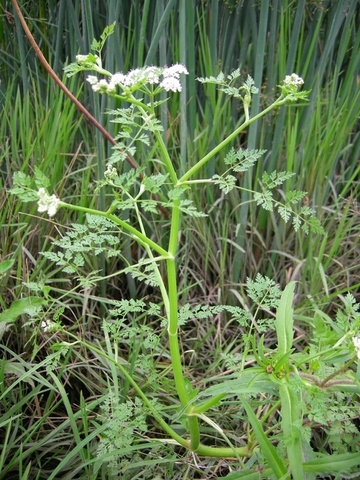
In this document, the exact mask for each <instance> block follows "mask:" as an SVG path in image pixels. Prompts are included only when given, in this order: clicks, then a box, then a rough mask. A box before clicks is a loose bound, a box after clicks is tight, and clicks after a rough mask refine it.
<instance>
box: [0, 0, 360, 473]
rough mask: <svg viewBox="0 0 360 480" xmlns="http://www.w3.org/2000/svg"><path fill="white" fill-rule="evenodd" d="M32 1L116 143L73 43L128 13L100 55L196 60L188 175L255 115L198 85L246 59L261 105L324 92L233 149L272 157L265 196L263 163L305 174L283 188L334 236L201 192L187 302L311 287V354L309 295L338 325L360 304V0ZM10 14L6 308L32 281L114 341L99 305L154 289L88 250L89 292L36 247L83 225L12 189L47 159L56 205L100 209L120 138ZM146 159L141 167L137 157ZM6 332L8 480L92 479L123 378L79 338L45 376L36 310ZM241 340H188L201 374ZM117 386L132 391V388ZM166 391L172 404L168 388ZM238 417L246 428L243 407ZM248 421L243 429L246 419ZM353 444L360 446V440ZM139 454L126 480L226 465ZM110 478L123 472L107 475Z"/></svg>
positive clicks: (4, 73)
mask: <svg viewBox="0 0 360 480" xmlns="http://www.w3.org/2000/svg"><path fill="white" fill-rule="evenodd" d="M20 7H21V10H22V12H23V14H24V16H25V19H26V21H27V23H28V25H29V28H30V29H31V31H32V33H33V35H34V37H35V38H36V40H37V42H38V44H39V46H40V48H41V50H42V52H43V53H44V55H45V57H46V58H47V59H48V61H49V63H50V64H51V65H52V67H53V69H54V70H55V71H56V73H57V74H58V75H59V76H60V77H61V78H63V79H64V82H65V83H66V84H67V86H68V87H69V89H70V90H71V91H72V92H73V93H74V94H75V95H76V96H77V97H78V98H79V99H80V100H81V101H82V103H83V104H84V105H85V106H86V107H87V108H88V109H89V110H90V111H91V112H92V113H93V115H94V116H95V117H96V118H97V119H98V120H99V121H100V122H101V123H102V124H103V125H104V126H105V128H106V129H107V130H108V131H109V132H110V133H111V134H112V135H115V134H116V125H115V124H112V123H110V122H109V119H108V117H107V115H106V109H108V108H113V107H114V104H113V101H112V100H109V99H106V98H105V97H99V96H94V95H93V94H92V92H91V90H90V89H89V88H88V86H87V85H84V84H83V79H82V78H72V79H71V80H69V79H66V78H65V77H64V75H63V72H62V69H63V67H64V66H65V65H66V64H68V63H70V62H72V61H74V59H75V56H76V55H77V54H78V53H82V54H86V53H88V52H89V50H90V44H91V42H92V40H93V38H99V36H100V34H101V32H102V31H103V29H104V27H105V26H106V25H109V24H111V23H112V22H116V28H115V34H114V35H113V36H112V37H110V38H109V40H108V42H107V44H106V46H105V50H104V59H105V68H106V69H107V70H109V71H112V72H116V71H124V72H126V71H128V70H129V69H131V68H136V67H138V66H143V65H152V64H154V65H161V66H162V65H166V64H167V65H170V64H172V63H176V62H181V63H183V64H184V65H186V66H187V68H188V70H189V76H188V78H187V79H186V86H185V87H184V88H183V90H182V92H181V93H180V94H179V95H173V96H172V98H171V99H170V100H168V101H167V102H166V103H164V105H163V109H162V113H161V121H162V124H163V127H164V131H165V135H166V140H167V145H168V148H169V150H170V151H171V155H172V158H173V161H174V163H176V165H177V167H178V169H180V170H182V169H184V168H185V165H186V166H188V165H191V164H193V163H195V162H196V161H197V160H198V159H199V158H201V157H202V156H203V155H204V154H205V153H206V152H207V151H209V150H210V149H211V148H212V147H213V146H215V145H216V144H217V143H219V141H220V140H221V139H222V138H223V137H224V136H225V135H227V134H228V133H230V132H231V131H232V130H233V129H234V128H235V127H236V126H237V125H239V124H240V123H241V122H242V121H243V112H242V110H241V109H240V105H239V103H238V102H236V101H231V100H228V99H226V98H225V96H223V95H222V94H221V93H220V94H219V93H218V92H216V89H215V88H214V85H201V84H199V83H197V82H196V80H195V79H196V78H197V77H205V76H210V75H216V74H218V73H219V71H224V72H225V73H230V72H231V71H232V70H234V69H236V68H238V67H240V68H241V70H242V72H243V75H244V79H246V76H247V74H250V75H251V76H252V77H253V78H254V80H255V84H256V85H257V86H259V87H260V86H261V94H260V95H259V96H257V98H256V99H254V101H253V104H252V110H251V114H252V115H254V114H256V113H257V112H258V111H259V110H260V109H261V108H263V107H264V106H266V105H268V104H269V103H271V102H272V100H273V99H274V98H275V95H276V85H277V84H278V83H279V82H280V81H281V80H282V79H283V78H284V77H285V75H287V74H291V73H292V72H296V73H297V74H299V75H300V76H301V77H303V78H304V79H305V85H304V88H305V89H306V90H310V89H311V91H312V93H311V95H310V101H309V102H308V103H306V104H303V105H300V106H299V105H297V106H296V108H295V107H292V106H289V107H286V108H282V109H281V110H280V111H279V112H276V113H274V114H272V115H271V116H270V117H266V118H265V119H264V120H263V121H262V122H258V123H256V124H254V125H251V127H250V128H249V129H248V131H247V132H246V134H244V135H242V136H241V137H240V138H238V140H237V142H236V144H235V145H234V146H235V147H240V146H243V147H247V148H263V149H266V150H267V153H266V155H265V157H264V161H263V162H260V163H258V164H257V167H256V169H255V170H253V171H252V173H251V174H248V173H247V174H246V175H245V176H244V178H241V179H240V180H241V181H242V182H243V184H244V186H245V187H249V188H253V189H256V188H257V187H256V185H257V181H258V179H259V178H260V177H261V175H262V172H263V171H264V170H266V171H268V172H271V171H273V170H275V169H276V170H279V171H281V170H289V171H293V172H295V173H296V175H295V176H294V177H293V178H292V179H290V180H288V181H287V184H286V186H285V188H286V189H288V188H296V189H297V190H303V191H306V192H308V195H307V197H306V201H307V203H308V204H309V205H310V206H312V207H314V208H315V209H316V211H317V214H318V216H319V218H320V219H321V222H322V224H323V226H324V228H325V230H326V236H325V237H321V236H313V235H309V236H305V235H304V234H302V233H301V232H298V233H294V231H293V229H292V228H291V226H287V225H286V224H284V223H283V222H282V221H281V220H280V219H279V218H278V217H277V216H276V215H275V214H271V215H269V214H264V212H262V211H261V210H259V209H258V208H257V207H256V205H255V204H254V203H253V202H251V198H249V197H247V196H246V195H245V194H242V195H241V196H239V194H238V193H237V192H232V193H231V195H229V196H227V197H226V198H225V197H224V196H220V197H219V195H218V192H217V191H211V190H210V191H209V190H205V189H204V190H201V189H199V190H198V192H197V196H196V197H195V199H194V200H195V201H196V203H197V206H198V208H200V209H201V210H204V211H206V213H208V215H209V217H207V218H205V219H203V218H197V219H195V221H194V220H192V221H191V223H189V224H184V226H183V233H182V238H181V242H182V245H183V247H182V249H181V253H182V256H181V258H180V261H181V264H182V270H181V299H182V302H184V303H185V302H190V303H192V302H194V303H198V302H205V303H208V304H215V303H217V302H221V303H228V304H233V305H241V306H244V307H246V308H250V307H249V305H248V300H247V299H246V295H245V292H244V285H245V282H246V279H247V277H250V278H255V276H256V274H257V273H261V274H262V275H266V276H268V277H270V278H271V279H273V280H275V281H276V282H277V283H278V284H280V285H281V286H285V285H286V284H287V283H288V282H289V281H290V280H298V281H299V286H298V289H297V299H296V318H297V321H298V323H297V328H298V332H299V338H300V341H299V348H304V346H305V345H306V343H307V342H309V339H308V337H307V335H308V331H307V323H306V318H308V315H309V308H310V305H311V306H314V305H316V307H317V308H319V309H321V311H322V312H324V314H326V315H328V316H330V317H332V316H333V315H334V312H336V310H337V308H338V307H339V305H342V302H343V298H344V296H345V295H346V293H348V292H352V293H353V294H354V296H355V297H356V298H359V292H360V270H359V260H358V259H359V258H360V246H359V242H360V235H359V234H360V227H359V225H360V207H359V204H358V202H359V201H360V190H359V189H360V185H359V180H360V175H359V174H360V164H359V151H360V135H359V113H360V89H359V75H360V30H359V28H358V25H359V21H360V12H359V4H358V1H357V0H339V1H326V0H323V1H322V0H319V1H315V0H314V1H309V0H308V1H306V0H297V1H290V0H289V1H288V0H284V1H280V0H272V1H270V0H262V1H255V0H242V1H236V0H233V1H231V0H208V1H205V0H198V1H196V0H182V1H178V0H167V1H165V0H163V1H155V0H126V1H122V0H107V1H106V2H103V1H96V0H81V1H80V0H61V1H55V0H48V1H44V0H39V1H36V2H34V1H24V2H22V4H21V5H20ZM0 16H1V17H0V18H1V21H0V50H1V62H0V109H1V115H0V138H1V141H0V169H1V176H0V181H1V193H0V205H1V209H0V223H1V237H0V255H1V261H11V268H8V269H5V270H4V271H3V272H2V273H0V274H1V283H0V295H1V296H0V311H1V310H3V311H5V310H6V309H7V308H8V307H9V306H10V305H11V304H12V303H13V302H14V301H15V300H17V299H21V298H23V297H26V296H28V295H29V294H30V293H31V292H34V290H35V291H36V289H38V291H37V292H35V293H37V294H39V295H40V294H41V295H44V296H45V297H46V295H47V294H48V293H49V291H50V290H51V293H52V295H56V296H57V299H58V303H59V305H61V306H62V310H58V311H57V312H58V313H57V315H58V316H59V317H61V320H62V322H63V323H64V324H65V325H68V327H69V329H72V331H74V332H79V334H80V333H81V335H84V336H85V337H86V338H87V339H89V340H90V341H91V342H93V343H94V345H96V346H97V347H98V348H101V349H104V350H106V344H105V343H104V341H103V335H104V334H103V332H102V331H101V329H100V325H101V321H100V320H101V308H100V305H104V304H106V298H116V299H119V298H138V297H142V296H144V295H149V296H151V295H153V294H154V292H152V291H149V290H146V289H144V286H143V285H141V284H138V283H137V282H136V281H134V280H133V279H132V278H131V277H126V276H124V277H122V278H119V277H118V276H115V277H111V274H112V273H113V272H116V271H117V270H118V269H119V266H118V265H117V264H116V262H114V263H109V264H107V265H105V266H104V265H101V264H100V263H99V260H98V259H97V258H94V257H92V256H89V258H88V262H87V264H86V266H85V267H84V271H83V275H84V276H86V275H88V274H89V273H91V272H92V271H96V270H99V269H104V268H105V269H106V274H107V275H109V276H110V277H109V280H108V281H107V282H106V284H105V283H104V282H101V283H100V284H99V285H98V286H96V287H91V288H89V289H87V290H85V291H79V290H78V289H77V288H76V285H75V283H74V281H73V279H72V278H71V276H69V275H64V274H62V272H61V271H59V270H56V269H54V267H53V265H52V264H50V263H49V262H48V261H47V260H46V259H45V258H44V257H42V256H41V255H40V254H39V252H41V251H44V250H48V249H51V248H52V247H51V240H52V239H53V238H56V237H57V236H58V235H59V234H61V232H62V231H63V229H64V228H65V229H66V228H67V227H68V226H69V225H70V224H71V222H74V221H76V222H79V221H80V222H81V221H82V219H81V218H80V219H79V218H78V217H74V218H71V217H70V216H69V214H68V213H67V212H66V213H63V212H62V211H60V212H59V215H57V216H56V218H55V219H54V220H52V221H47V220H42V219H41V217H40V216H39V215H38V213H37V212H36V206H35V205H31V204H22V203H20V202H18V201H17V200H16V199H15V198H14V197H10V196H9V195H8V193H7V190H8V189H9V188H10V187H11V182H12V180H11V179H12V175H13V172H15V171H18V170H20V171H23V172H25V173H31V172H32V171H33V169H34V167H35V166H38V167H40V168H41V170H42V171H43V172H44V173H45V174H46V175H47V176H48V177H49V178H51V182H52V188H53V190H54V191H55V192H56V193H57V195H58V196H59V197H60V198H61V199H64V200H65V201H69V202H72V203H78V204H81V205H87V206H90V205H94V202H96V201H97V200H96V198H95V197H94V196H93V182H94V180H96V178H99V177H101V175H102V172H103V169H104V166H105V164H106V158H108V157H109V156H110V153H111V145H110V144H109V143H108V142H107V141H106V140H105V139H104V138H102V137H101V135H100V134H99V132H97V131H95V130H94V129H93V127H92V126H91V125H89V124H88V122H86V121H85V120H84V118H83V117H82V116H81V115H80V113H79V112H78V111H77V110H76V108H75V107H74V105H73V104H71V102H70V101H69V100H68V99H67V98H66V97H64V95H63V93H62V92H60V91H59V89H58V87H57V86H56V85H55V84H54V83H53V81H52V80H51V79H50V78H49V77H48V75H47V72H46V71H45V70H44V68H43V67H42V66H41V64H40V63H39V61H38V59H37V57H36V55H35V54H34V52H33V50H32V49H31V47H30V45H29V43H28V41H27V39H26V37H25V36H24V32H23V30H22V28H21V25H20V23H19V20H18V18H17V16H16V15H15V14H14V10H13V7H12V4H11V2H9V1H6V0H3V1H2V3H1V5H0ZM136 161H137V162H138V163H139V164H141V151H139V152H138V157H137V158H136ZM222 161H223V158H222V156H221V155H219V156H218V158H216V159H215V160H214V161H213V162H212V163H211V164H209V165H208V166H207V168H208V172H207V175H210V176H211V175H212V174H214V173H216V172H217V171H222V168H223V162H222ZM127 168H130V167H128V166H127V165H124V169H127ZM280 194H281V192H280ZM149 225H151V228H156V225H159V228H161V227H160V223H158V222H157V221H156V218H149ZM154 226H155V227H154ZM123 251H124V252H125V257H126V258H127V260H128V261H129V262H132V261H135V259H136V257H137V252H136V249H135V247H134V245H132V244H131V243H130V242H124V245H123ZM0 325H2V324H0ZM0 335H1V342H2V344H1V350H2V362H1V365H0V393H1V401H0V415H1V417H0V443H1V444H2V449H1V453H0V479H4V480H5V479H6V480H8V479H13V478H14V479H15V478H21V479H35V478H36V479H48V478H59V479H60V478H61V479H62V478H69V479H70V478H96V477H91V476H90V473H89V472H90V466H89V465H91V459H92V458H93V455H94V452H95V450H96V448H97V445H98V440H99V438H100V437H101V433H100V432H101V428H100V427H99V426H98V425H97V424H96V414H95V413H94V412H97V411H98V409H99V405H100V404H101V401H102V398H103V395H104V393H105V392H106V391H107V390H108V387H109V384H111V383H112V382H115V379H114V374H113V372H112V371H111V368H110V367H109V365H107V364H106V363H105V362H104V360H103V359H101V358H100V357H97V356H96V355H94V354H90V353H89V352H86V351H84V350H82V349H81V348H78V349H77V348H74V349H73V350H72V351H71V352H70V353H68V355H67V357H66V358H64V359H63V368H60V369H56V370H54V373H53V375H51V376H50V375H49V372H48V371H47V370H46V368H45V364H44V363H42V362H43V360H44V359H45V357H46V356H47V354H48V353H49V352H50V347H51V345H52V344H53V343H55V342H56V338H53V337H52V336H51V335H46V334H44V333H42V332H41V330H40V326H39V325H36V324H34V322H33V321H32V320H31V318H30V319H29V316H28V315H22V316H21V318H20V319H19V321H17V322H16V323H14V324H12V325H11V326H10V327H9V328H8V329H7V330H6V331H5V330H4V328H3V329H2V330H0ZM238 337H239V333H238V332H237V331H236V330H235V329H234V327H233V326H228V325H227V324H226V322H224V320H223V319H219V320H217V321H216V322H213V321H212V322H210V320H206V321H204V322H202V323H201V324H200V323H193V324H189V325H187V327H186V329H185V330H184V338H183V348H184V351H193V352H196V353H194V356H195V358H194V359H192V360H191V362H190V363H191V369H189V376H194V378H197V379H198V378H201V377H202V376H203V377H204V378H209V377H211V376H213V375H216V374H217V372H218V371H219V369H221V367H220V365H219V363H217V362H215V363H214V352H215V353H216V352H217V353H220V352H221V353H223V354H224V353H230V352H231V353H234V352H235V353H236V352H238V351H241V348H242V345H241V339H239V338H238ZM136 345H137V346H136V348H134V343H132V340H130V339H129V340H128V343H126V342H124V345H123V346H122V354H123V358H124V361H125V360H126V361H127V362H129V363H130V364H132V365H134V364H135V363H136V356H137V355H141V354H142V352H141V348H140V346H139V345H138V344H136ZM215 356H216V355H215ZM163 368H164V369H165V370H166V364H164V366H163ZM115 376H116V375H115ZM116 382H117V383H119V381H118V380H117V381H116ZM121 388H122V392H123V393H125V394H126V393H129V392H128V390H127V387H126V385H122V386H121ZM169 388H170V387H169ZM130 393H131V392H130ZM161 394H163V395H164V394H167V395H169V396H170V397H171V394H172V392H171V391H166V392H159V395H161ZM130 397H131V395H130ZM227 421H228V424H229V428H231V429H233V430H234V422H236V415H235V414H234V417H233V418H230V417H229V418H228V419H227ZM153 428H154V430H155V431H156V427H155V426H154V427H153ZM99 429H100V430H99ZM237 429H238V433H237V434H238V436H239V437H241V436H242V435H243V434H244V430H243V423H241V422H240V421H239V424H238V427H237ZM235 431H236V428H235ZM209 435H210V433H209ZM352 441H353V442H355V443H353V445H355V444H356V435H355V434H354V435H353V437H352ZM350 443H351V442H350ZM314 444H316V445H317V448H318V449H319V450H321V449H325V450H326V448H327V446H328V444H329V438H328V433H327V431H326V429H324V428H321V427H319V428H318V430H316V429H315V430H314ZM119 448H120V447H119ZM124 448H125V447H124ZM132 448H133V450H132V452H133V453H132V455H133V457H131V458H132V460H131V461H132V467H131V469H130V473H129V471H127V473H126V474H125V473H123V474H122V476H121V477H119V478H144V479H146V478H218V477H221V476H225V475H226V474H227V473H228V472H229V466H228V465H227V463H226V462H223V463H222V462H218V461H213V460H207V461H206V462H205V463H204V464H198V463H197V462H196V461H194V459H193V458H192V457H187V456H184V454H183V452H181V451H179V452H176V453H174V452H173V451H172V450H168V451H165V449H164V450H163V451H161V454H160V453H159V454H158V453H154V452H156V450H153V451H151V452H152V453H149V456H148V458H147V459H146V460H144V459H143V458H141V457H140V456H139V457H136V454H138V451H140V449H141V448H140V446H138V448H137V447H136V446H133V447H132ZM147 448H149V450H150V449H151V445H148V446H147ZM154 449H155V447H154ZM126 454H127V455H129V452H128V451H126ZM160 456H161V458H162V460H161V461H160ZM128 458H129V457H128ZM91 468H92V467H91ZM140 472H141V473H140ZM126 475H127V476H126ZM141 475H142V476H141ZM156 475H158V477H156ZM98 478H110V477H107V473H106V469H105V467H101V468H100V469H99V477H98Z"/></svg>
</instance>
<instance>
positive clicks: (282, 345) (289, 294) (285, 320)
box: [275, 282, 295, 354]
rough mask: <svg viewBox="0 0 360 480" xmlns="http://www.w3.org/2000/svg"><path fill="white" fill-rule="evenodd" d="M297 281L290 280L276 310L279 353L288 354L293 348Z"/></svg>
mask: <svg viewBox="0 0 360 480" xmlns="http://www.w3.org/2000/svg"><path fill="white" fill-rule="evenodd" d="M294 289H295V282H290V283H289V284H288V285H287V286H286V288H285V290H284V291H283V293H282V295H281V298H280V302H279V306H278V308H277V312H276V320H275V328H276V335H277V341H278V351H279V353H283V354H286V353H288V352H289V351H290V350H291V347H292V340H293V322H294V320H293V313H294V310H293V308H292V302H293V299H294Z"/></svg>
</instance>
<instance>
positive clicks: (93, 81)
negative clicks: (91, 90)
mask: <svg viewBox="0 0 360 480" xmlns="http://www.w3.org/2000/svg"><path fill="white" fill-rule="evenodd" d="M86 80H87V81H88V82H89V83H90V85H96V84H97V83H98V81H99V80H98V78H97V76H96V75H88V76H87V77H86Z"/></svg>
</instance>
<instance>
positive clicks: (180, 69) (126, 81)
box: [86, 63, 189, 93]
mask: <svg viewBox="0 0 360 480" xmlns="http://www.w3.org/2000/svg"><path fill="white" fill-rule="evenodd" d="M182 73H183V74H185V75H188V74H189V72H188V71H187V69H186V67H185V66H184V65H181V64H180V63H176V64H174V65H171V67H163V68H161V67H155V66H151V67H144V68H135V69H134V70H130V71H129V72H128V73H127V74H124V73H122V72H118V73H114V75H112V77H111V79H110V81H109V82H108V81H107V80H104V79H102V80H99V79H98V78H97V77H96V76H95V75H89V76H88V77H87V79H86V80H87V81H88V82H89V83H90V85H91V86H92V89H93V90H94V92H100V93H113V92H115V91H116V87H117V86H119V87H121V88H122V89H124V90H125V89H126V88H134V87H141V86H142V85H146V84H150V85H159V87H161V88H163V89H164V90H166V91H167V92H168V91H170V90H171V91H172V92H181V83H180V75H181V74H182Z"/></svg>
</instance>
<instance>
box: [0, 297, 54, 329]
mask: <svg viewBox="0 0 360 480" xmlns="http://www.w3.org/2000/svg"><path fill="white" fill-rule="evenodd" d="M45 304H46V300H45V299H43V298H39V297H27V298H21V299H19V300H15V301H14V302H13V303H12V304H11V305H10V307H9V308H8V309H7V310H5V311H4V312H2V313H0V322H9V323H10V322H16V320H17V319H18V317H20V315H25V314H31V313H32V312H33V310H34V308H38V307H41V306H42V305H45Z"/></svg>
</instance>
